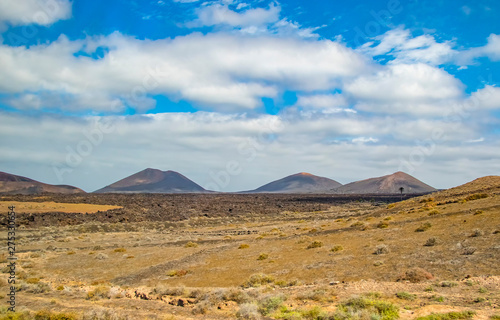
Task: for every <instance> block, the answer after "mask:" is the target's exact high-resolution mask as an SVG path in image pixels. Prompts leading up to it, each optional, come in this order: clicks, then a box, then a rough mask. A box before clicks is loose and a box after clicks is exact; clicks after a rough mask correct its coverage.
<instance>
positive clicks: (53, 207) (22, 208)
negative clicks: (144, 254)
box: [0, 201, 122, 213]
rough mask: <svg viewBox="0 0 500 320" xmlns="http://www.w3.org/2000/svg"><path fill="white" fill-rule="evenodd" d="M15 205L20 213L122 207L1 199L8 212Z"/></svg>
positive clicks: (1, 205)
mask: <svg viewBox="0 0 500 320" xmlns="http://www.w3.org/2000/svg"><path fill="white" fill-rule="evenodd" d="M10 206H15V207H16V209H15V211H16V212H18V213H21V212H26V213H42V212H65V213H96V212H97V211H107V210H111V209H119V208H122V207H120V206H109V205H98V204H87V203H58V202H52V201H48V202H19V201H0V210H1V211H2V212H7V211H8V207H10Z"/></svg>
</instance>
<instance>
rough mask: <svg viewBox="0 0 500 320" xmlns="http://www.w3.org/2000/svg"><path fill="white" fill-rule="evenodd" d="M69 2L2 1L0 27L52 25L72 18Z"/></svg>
mask: <svg viewBox="0 0 500 320" xmlns="http://www.w3.org/2000/svg"><path fill="white" fill-rule="evenodd" d="M71 6H72V2H71V1H69V0H23V1H17V0H2V1H0V26H2V24H5V23H8V24H11V25H14V26H18V25H29V24H37V25H42V26H47V25H51V24H53V23H54V22H56V21H59V20H65V19H69V18H70V17H71Z"/></svg>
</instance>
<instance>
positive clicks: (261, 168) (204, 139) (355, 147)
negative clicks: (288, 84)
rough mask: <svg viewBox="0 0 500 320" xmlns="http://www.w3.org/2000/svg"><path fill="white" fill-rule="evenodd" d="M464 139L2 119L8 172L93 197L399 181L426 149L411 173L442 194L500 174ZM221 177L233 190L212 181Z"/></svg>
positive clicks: (176, 118) (230, 124) (361, 124)
mask: <svg viewBox="0 0 500 320" xmlns="http://www.w3.org/2000/svg"><path fill="white" fill-rule="evenodd" d="M436 127H438V128H442V129H443V131H445V132H446V134H445V135H447V136H449V138H450V139H449V140H448V139H438V140H429V139H430V136H429V135H430V131H429V130H432V128H436ZM99 128H104V129H105V130H100V129H99ZM478 128H480V127H478ZM463 129H464V128H458V127H454V126H451V125H450V126H447V124H446V123H444V122H439V121H436V120H434V121H429V120H423V119H422V120H412V121H401V120H400V119H399V120H398V121H389V120H388V119H387V118H386V117H375V118H363V117H362V116H359V115H356V116H355V117H347V116H345V117H342V116H338V115H336V116H334V117H321V118H312V119H301V118H295V119H287V118H283V117H279V116H272V115H260V116H257V117H250V116H248V115H243V114H221V113H213V112H211V113H208V112H197V113H191V114H190V113H168V114H156V115H147V116H145V115H142V116H129V117H115V116H113V117H86V118H71V117H53V116H49V115H45V116H42V117H29V116H25V115H20V114H8V113H3V114H2V115H1V117H0V134H2V137H3V140H2V145H1V146H0V152H1V153H2V159H1V160H0V165H1V166H2V168H9V170H10V171H11V172H12V173H19V174H23V175H27V176H30V177H32V178H35V179H38V180H41V181H44V182H48V183H67V184H73V185H76V186H79V187H82V188H84V189H85V190H87V191H93V190H96V189H98V188H101V187H103V186H104V185H107V184H110V183H112V182H114V181H116V180H119V179H121V178H123V177H125V176H127V175H130V174H133V173H135V172H137V171H139V170H142V169H144V168H147V167H153V168H158V169H162V170H176V171H179V172H181V173H183V174H185V175H186V176H188V177H189V178H191V179H193V180H194V181H196V182H198V183H200V184H202V185H203V186H214V184H215V185H217V186H219V187H220V189H221V190H225V191H240V190H248V189H253V188H255V187H258V186H260V185H262V184H264V183H267V182H269V181H270V180H272V179H273V178H276V179H277V178H281V177H283V176H285V175H288V174H292V173H296V172H301V171H307V172H311V173H314V174H318V175H322V176H327V177H331V178H333V179H336V180H339V181H341V182H344V183H347V182H350V181H352V180H355V179H358V178H359V179H362V178H369V177H373V176H376V175H383V174H385V173H386V172H395V171H397V170H398V169H399V167H400V165H401V161H403V160H405V159H406V160H407V159H409V156H410V154H412V152H413V151H414V150H415V149H416V148H420V145H423V146H424V147H425V148H427V149H429V150H430V153H429V155H427V156H426V161H427V162H425V163H423V164H422V163H418V164H417V163H413V164H412V166H414V168H413V169H412V170H414V171H413V172H411V173H412V174H414V175H416V176H417V177H418V178H421V179H423V180H424V181H425V182H427V183H430V184H431V185H434V186H436V187H449V186H452V185H453V183H454V182H455V181H457V184H458V182H460V183H462V182H463V181H461V180H459V179H463V177H457V175H456V172H457V171H460V172H462V171H464V172H469V171H472V172H471V173H470V174H471V177H472V178H476V177H478V176H481V175H486V174H491V172H494V170H498V169H500V165H499V164H498V161H494V159H496V158H497V151H496V150H498V147H499V145H498V141H497V140H491V141H490V140H489V141H484V142H482V143H481V144H468V145H467V144H466V145H461V146H460V147H457V146H456V145H457V143H460V144H461V143H462V142H463V141H467V140H473V139H477V137H478V136H481V135H482V133H481V132H480V131H476V130H472V129H474V128H469V131H467V130H463ZM335 141H337V142H335ZM338 141H344V142H342V143H338ZM415 141H417V142H415ZM428 141H431V143H434V145H429V142H428ZM374 142H376V143H374ZM360 154H362V155H363V156H362V157H360ZM26 155H29V157H27V156H26ZM137 155H141V156H140V157H138V156H137ZM367 159H369V163H370V165H367V162H366V161H367ZM466 160H467V161H468V162H467V161H466ZM229 162H236V163H237V164H238V165H239V166H240V167H241V174H238V175H231V176H229V177H228V176H227V175H226V174H227V172H225V170H226V166H227V164H228V163H229ZM437 170H441V172H440V174H439V175H436V172H437ZM492 170H493V171H492ZM223 175H226V176H225V177H226V178H227V177H228V180H227V181H226V179H225V178H224V179H223V180H224V181H222V180H221V181H222V182H221V181H216V180H217V179H216V178H214V177H217V176H219V177H222V176H223ZM59 177H61V178H62V180H59ZM437 177H440V178H441V179H444V180H443V181H446V183H444V182H443V181H439V180H437V179H438V178H437ZM443 177H444V178H443ZM221 179H222V178H221ZM453 179H456V180H453Z"/></svg>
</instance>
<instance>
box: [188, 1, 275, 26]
mask: <svg viewBox="0 0 500 320" xmlns="http://www.w3.org/2000/svg"><path fill="white" fill-rule="evenodd" d="M280 11H281V7H280V6H277V5H274V4H271V5H270V6H269V8H267V9H264V8H254V9H246V10H245V11H242V12H236V11H233V10H231V9H230V8H229V7H228V6H227V5H225V4H219V3H216V4H212V5H208V6H205V7H201V8H199V9H197V11H196V13H197V16H198V19H197V20H196V21H193V22H191V23H188V24H187V26H188V27H199V26H214V25H229V26H232V27H249V26H262V25H267V24H269V23H273V22H276V21H278V20H279V16H280Z"/></svg>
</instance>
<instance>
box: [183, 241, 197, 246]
mask: <svg viewBox="0 0 500 320" xmlns="http://www.w3.org/2000/svg"><path fill="white" fill-rule="evenodd" d="M197 246H198V244H197V243H196V242H192V241H189V242H188V243H186V244H185V245H184V248H196V247H197Z"/></svg>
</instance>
